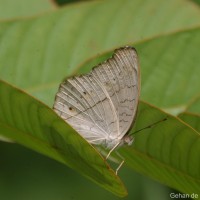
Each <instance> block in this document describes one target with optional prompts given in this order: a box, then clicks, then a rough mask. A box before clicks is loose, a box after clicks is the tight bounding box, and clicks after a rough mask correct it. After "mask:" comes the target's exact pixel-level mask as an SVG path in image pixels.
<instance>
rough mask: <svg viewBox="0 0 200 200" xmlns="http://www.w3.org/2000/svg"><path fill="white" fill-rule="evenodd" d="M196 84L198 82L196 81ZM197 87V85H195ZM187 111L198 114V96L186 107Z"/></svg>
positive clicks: (199, 100)
mask: <svg viewBox="0 0 200 200" xmlns="http://www.w3.org/2000/svg"><path fill="white" fill-rule="evenodd" d="M196 84H198V83H196ZM197 87H198V86H197ZM187 112H191V113H195V114H200V96H198V97H197V98H195V99H194V100H193V101H192V102H191V103H190V104H189V105H188V107H187Z"/></svg>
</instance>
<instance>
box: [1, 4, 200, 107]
mask: <svg viewBox="0 0 200 200" xmlns="http://www.w3.org/2000/svg"><path fill="white" fill-rule="evenodd" d="M80 11H81V12H80ZM199 18H200V12H199V7H198V6H197V7H195V6H194V5H193V4H192V3H191V2H189V1H183V0H176V1H174V0H169V1H160V0H156V1H153V2H152V1H151V0H148V1H144V0H143V1H141V0H135V1H129V0H108V1H97V2H96V1H92V2H85V3H81V4H72V5H69V6H67V7H65V8H63V9H60V10H57V11H55V12H52V13H48V14H46V15H43V16H38V17H35V18H31V19H27V20H21V21H20V20H16V21H9V22H1V23H0V49H1V50H0V63H1V65H0V78H1V79H3V80H6V81H8V82H10V83H12V84H13V85H16V86H17V87H19V88H22V89H24V90H26V91H28V92H29V93H31V94H32V95H34V96H35V97H37V98H39V99H41V100H42V101H44V102H46V103H47V104H48V105H52V104H53V99H54V94H55V92H56V90H57V87H58V84H59V83H60V82H61V80H62V79H63V78H64V77H65V76H69V75H71V74H72V73H75V70H76V69H77V66H78V65H80V64H81V63H82V62H83V61H85V60H87V59H88V58H91V57H93V56H95V55H97V54H99V53H102V52H105V51H108V50H110V49H111V48H112V49H113V48H116V47H119V46H124V45H127V44H133V43H134V42H142V41H145V40H147V39H148V38H152V37H155V36H156V35H163V34H166V33H170V32H174V31H177V30H182V29H185V28H188V27H193V26H197V25H200V21H199ZM151 51H152V49H151ZM139 53H140V52H139ZM8 58H9V59H8ZM142 80H144V79H143V78H142Z"/></svg>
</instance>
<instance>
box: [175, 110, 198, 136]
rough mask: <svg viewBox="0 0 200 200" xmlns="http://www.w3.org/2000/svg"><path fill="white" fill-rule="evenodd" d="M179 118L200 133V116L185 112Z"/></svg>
mask: <svg viewBox="0 0 200 200" xmlns="http://www.w3.org/2000/svg"><path fill="white" fill-rule="evenodd" d="M178 117H179V118H180V119H182V120H183V121H184V122H186V123H187V124H189V125H190V126H191V127H193V128H194V129H195V130H197V131H198V132H199V133H200V115H198V114H194V113H190V112H183V113H181V114H179V115H178Z"/></svg>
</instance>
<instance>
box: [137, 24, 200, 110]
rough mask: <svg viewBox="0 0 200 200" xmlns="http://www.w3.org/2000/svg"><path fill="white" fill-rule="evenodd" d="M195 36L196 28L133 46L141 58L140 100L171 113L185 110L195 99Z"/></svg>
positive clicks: (198, 42) (197, 71)
mask: <svg viewBox="0 0 200 200" xmlns="http://www.w3.org/2000/svg"><path fill="white" fill-rule="evenodd" d="M199 34H200V27H199V28H194V29H189V30H185V31H180V32H176V33H173V34H169V35H166V36H161V37H155V38H154V39H151V40H149V41H145V42H143V43H141V44H138V45H136V48H137V49H138V51H139V55H140V58H141V74H142V93H141V94H142V95H141V98H142V99H144V100H145V101H148V102H150V103H152V104H154V105H156V106H159V107H161V108H163V109H165V110H167V111H168V112H169V111H170V112H171V110H173V109H178V110H180V111H181V110H184V109H186V107H187V106H188V104H189V103H190V101H191V100H192V99H194V98H195V97H196V96H197V95H199V85H200V79H199V74H200V68H199V65H198V63H199V62H200V57H199V53H198V51H199V45H200V38H199ZM170 109H171V110H170ZM180 111H179V112H180Z"/></svg>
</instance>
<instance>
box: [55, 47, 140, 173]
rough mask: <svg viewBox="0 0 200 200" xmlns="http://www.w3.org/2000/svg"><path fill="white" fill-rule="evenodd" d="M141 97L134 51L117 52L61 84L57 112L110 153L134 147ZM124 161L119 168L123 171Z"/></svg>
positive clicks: (129, 48)
mask: <svg viewBox="0 0 200 200" xmlns="http://www.w3.org/2000/svg"><path fill="white" fill-rule="evenodd" d="M139 96H140V67H139V61H138V56H137V52H136V50H135V49H134V48H133V47H128V46H126V47H122V48H119V49H116V50H115V51H114V54H113V56H112V57H111V58H109V59H107V60H106V61H104V62H103V63H100V64H99V65H97V66H95V67H94V68H93V69H92V71H91V72H90V73H88V74H85V75H80V76H74V77H70V78H68V79H66V80H65V81H64V82H63V83H61V84H60V87H59V90H58V92H57V94H56V98H55V103H54V106H53V109H54V110H55V112H56V113H57V114H58V115H59V116H60V117H61V118H63V119H64V120H65V121H66V122H67V123H68V124H70V125H71V126H72V127H73V128H74V129H75V130H76V131H77V132H78V133H79V134H80V135H81V136H82V137H84V138H85V139H86V140H87V141H88V142H89V143H91V144H93V145H101V146H103V147H105V148H107V149H109V150H110V151H109V153H108V155H107V157H106V159H107V158H108V157H109V156H110V153H111V152H112V151H113V150H114V149H115V148H117V147H119V146H121V145H123V144H127V145H131V144H132V142H133V139H134V138H133V136H132V135H128V133H129V131H130V129H131V127H132V126H133V124H134V122H135V119H136V114H137V108H138V102H139ZM123 162H124V161H122V163H121V164H120V166H119V167H118V168H117V170H116V173H117V171H118V170H119V168H120V167H121V165H122V164H123Z"/></svg>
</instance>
